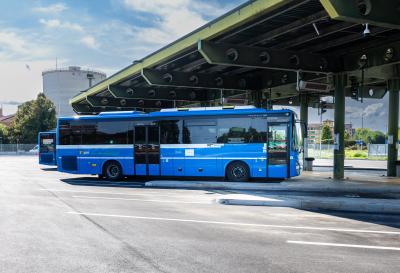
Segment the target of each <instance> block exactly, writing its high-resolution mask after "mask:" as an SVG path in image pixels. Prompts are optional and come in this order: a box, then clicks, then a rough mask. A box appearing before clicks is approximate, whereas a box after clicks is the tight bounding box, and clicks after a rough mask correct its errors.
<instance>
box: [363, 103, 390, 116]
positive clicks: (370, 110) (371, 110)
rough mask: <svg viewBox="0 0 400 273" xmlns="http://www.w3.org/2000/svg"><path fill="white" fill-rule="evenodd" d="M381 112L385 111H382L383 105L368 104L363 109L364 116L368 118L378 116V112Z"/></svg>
mask: <svg viewBox="0 0 400 273" xmlns="http://www.w3.org/2000/svg"><path fill="white" fill-rule="evenodd" d="M382 110H385V109H383V103H374V104H370V105H368V106H367V107H366V108H365V109H364V116H365V117H369V116H374V115H378V114H379V112H380V111H382Z"/></svg>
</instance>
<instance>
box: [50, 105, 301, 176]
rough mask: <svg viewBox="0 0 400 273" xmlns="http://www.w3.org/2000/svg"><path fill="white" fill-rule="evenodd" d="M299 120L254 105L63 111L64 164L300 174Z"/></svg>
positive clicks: (92, 170) (105, 171)
mask: <svg viewBox="0 0 400 273" xmlns="http://www.w3.org/2000/svg"><path fill="white" fill-rule="evenodd" d="M299 125H300V124H299V123H298V122H296V115H295V113H294V112H292V111H290V110H265V109H259V108H255V107H253V106H239V107H200V108H181V109H179V108H178V109H163V110H161V111H159V112H152V113H144V112H136V111H123V112H122V111H121V112H118V111H117V112H103V113H100V114H98V115H96V116H75V117H69V118H59V120H58V126H57V136H58V138H57V163H58V170H59V171H61V172H68V173H74V174H93V175H98V176H99V177H100V178H107V179H109V180H119V179H120V178H122V177H125V176H154V177H156V176H161V177H167V176H168V177H225V178H226V179H227V180H229V181H237V182H239V181H247V180H249V179H250V178H266V179H268V178H280V179H285V178H289V177H293V176H297V175H299V174H300V172H301V169H302V166H301V165H302V141H301V134H300V133H299V132H300V131H299V130H300V126H299Z"/></svg>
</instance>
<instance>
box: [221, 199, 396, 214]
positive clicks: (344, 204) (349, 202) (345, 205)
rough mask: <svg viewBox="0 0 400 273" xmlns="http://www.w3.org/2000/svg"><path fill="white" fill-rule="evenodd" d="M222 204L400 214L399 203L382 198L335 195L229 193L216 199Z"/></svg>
mask: <svg viewBox="0 0 400 273" xmlns="http://www.w3.org/2000/svg"><path fill="white" fill-rule="evenodd" d="M216 203H219V204H222V205H241V206H267V207H290V208H295V209H304V210H331V211H345V212H358V213H360V212H364V213H381V214H400V204H398V202H397V203H396V204H394V202H390V201H388V200H384V199H365V198H359V199H349V198H336V197H324V198H318V197H309V196H293V197H292V198H288V197H286V196H263V197H253V196H249V195H236V196H234V195H230V196H226V197H220V198H217V199H216Z"/></svg>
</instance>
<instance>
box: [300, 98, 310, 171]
mask: <svg viewBox="0 0 400 273" xmlns="http://www.w3.org/2000/svg"><path fill="white" fill-rule="evenodd" d="M300 121H301V122H302V123H303V124H304V126H302V132H301V133H302V135H303V147H304V154H303V167H305V166H306V164H305V158H307V157H308V140H307V127H308V98H307V95H306V94H301V95H300Z"/></svg>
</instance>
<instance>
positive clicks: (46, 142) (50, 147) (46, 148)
mask: <svg viewBox="0 0 400 273" xmlns="http://www.w3.org/2000/svg"><path fill="white" fill-rule="evenodd" d="M54 148H55V147H54V138H53V135H41V136H40V147H39V151H40V152H41V153H52V152H54Z"/></svg>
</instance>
